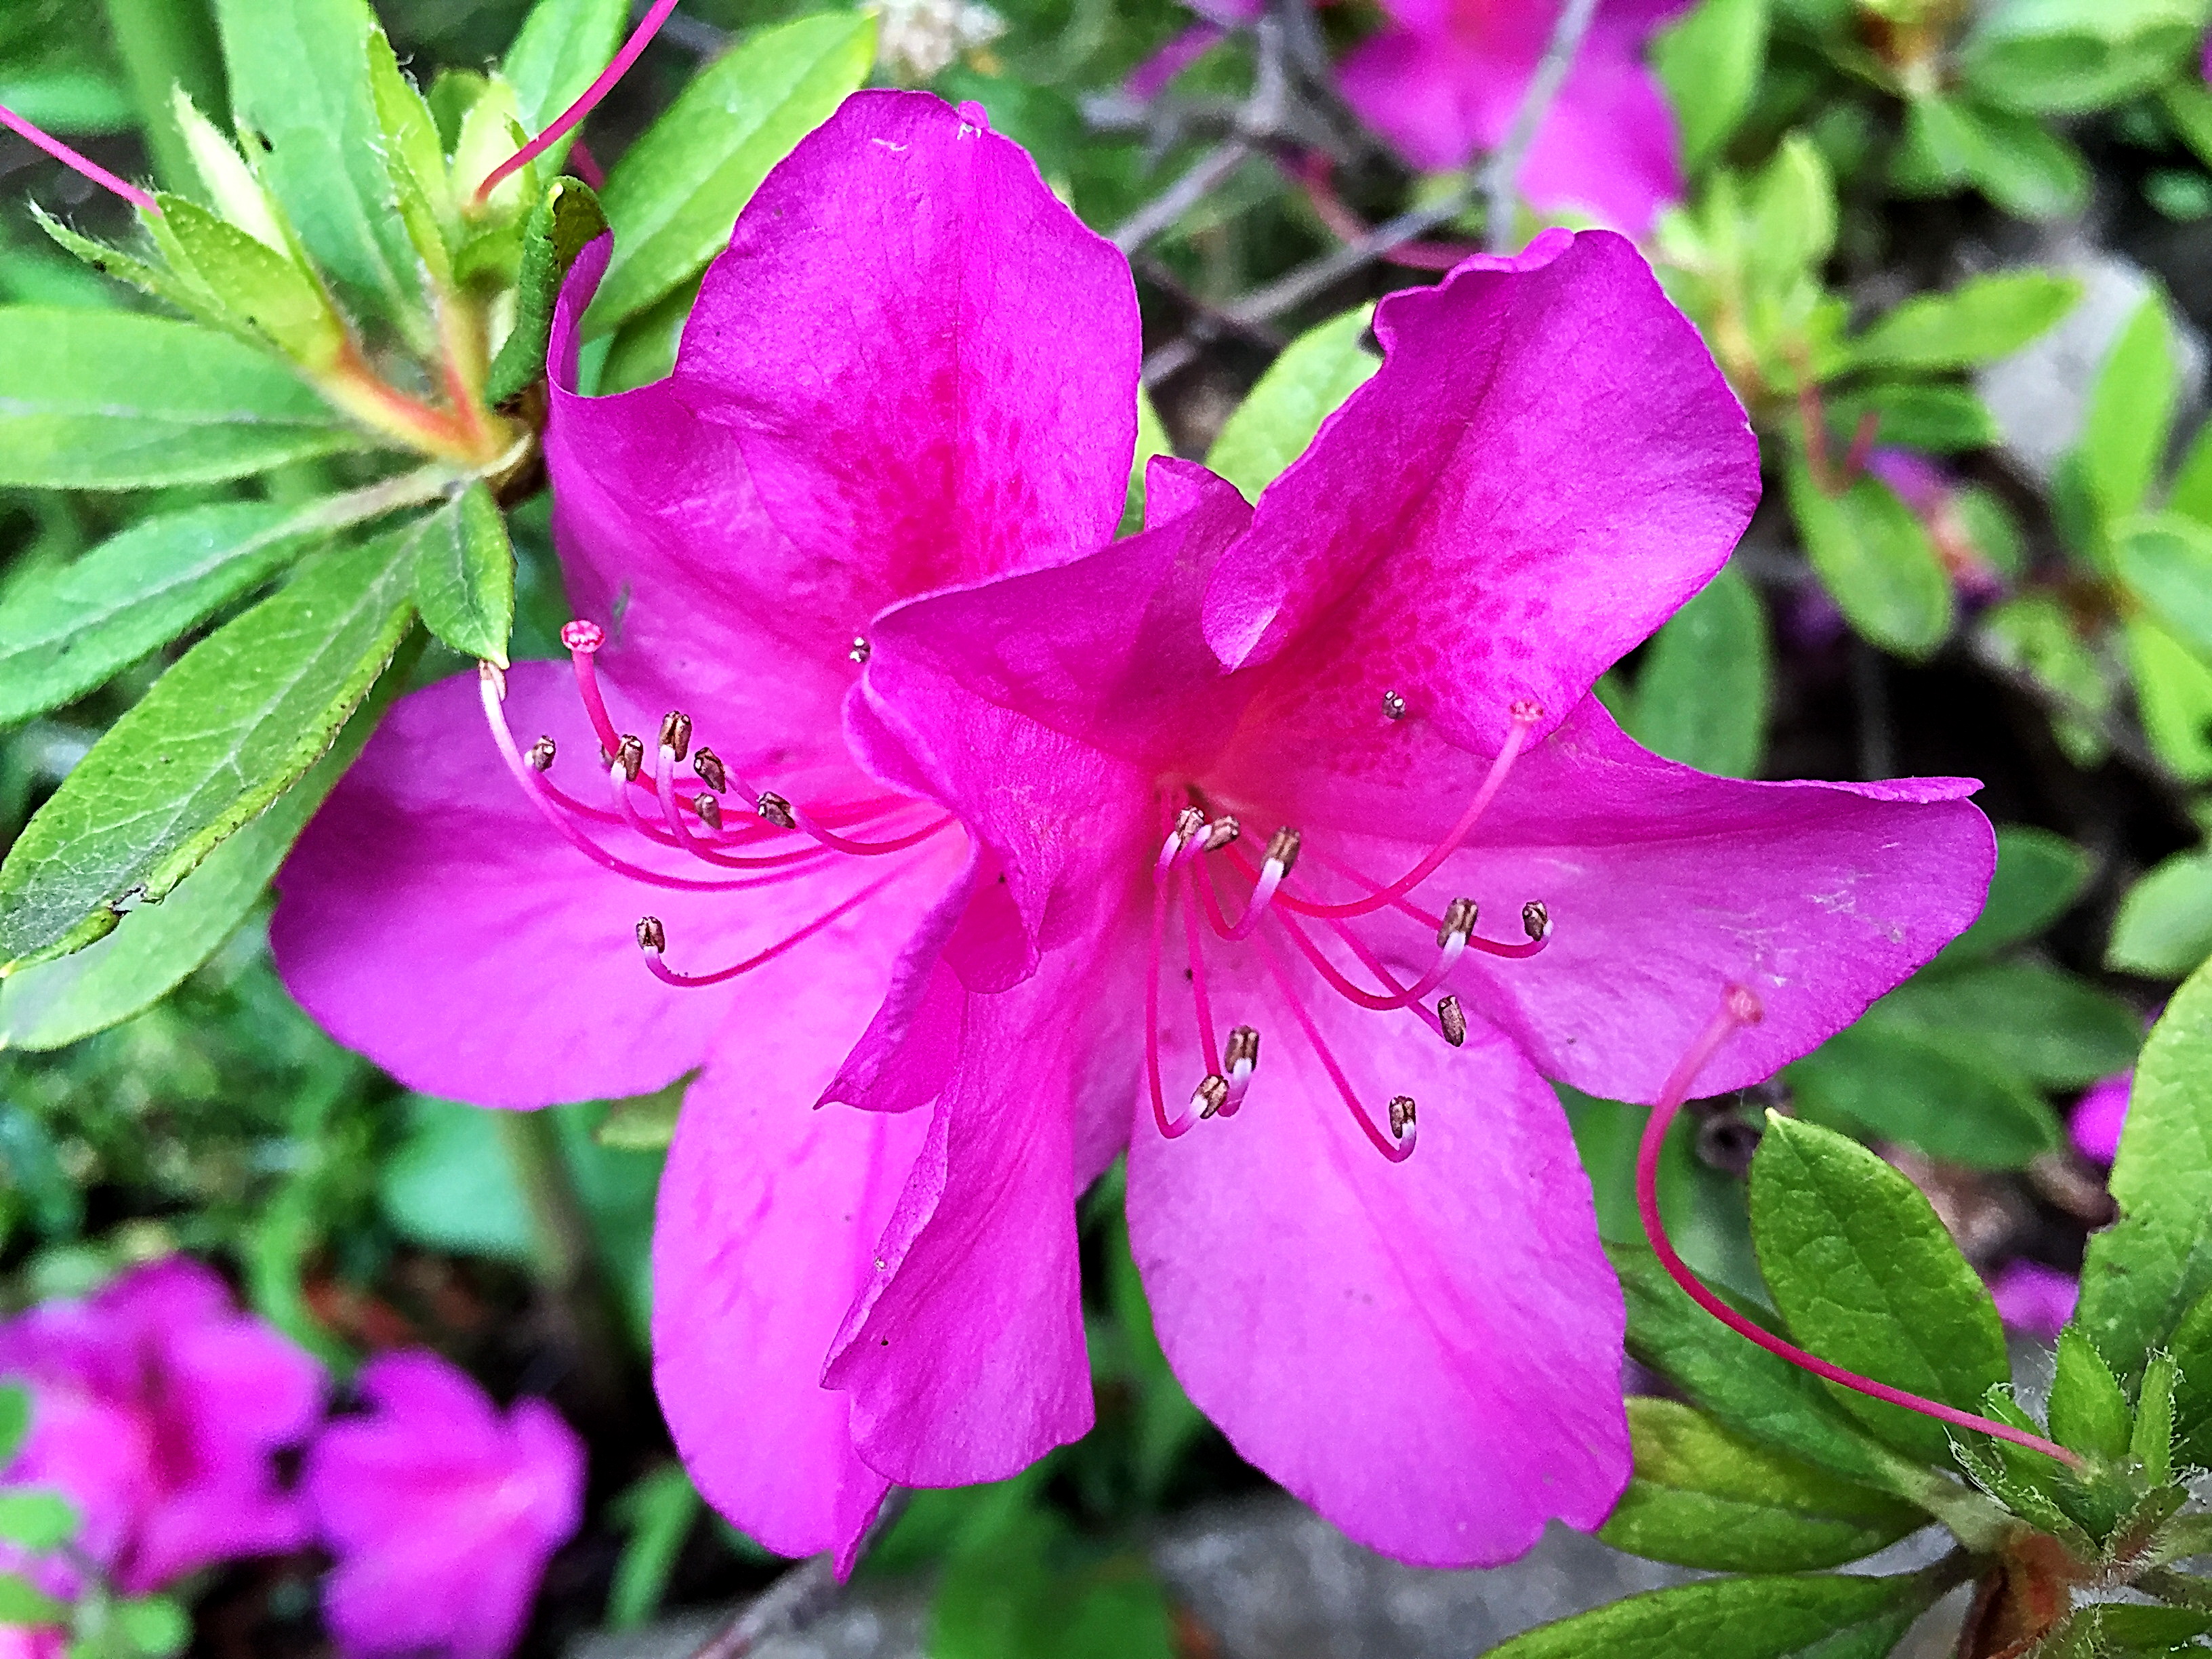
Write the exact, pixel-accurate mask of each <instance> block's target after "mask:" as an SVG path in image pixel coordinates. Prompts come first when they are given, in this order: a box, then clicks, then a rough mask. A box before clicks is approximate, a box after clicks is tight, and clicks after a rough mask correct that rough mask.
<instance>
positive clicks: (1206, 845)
mask: <svg viewBox="0 0 2212 1659" xmlns="http://www.w3.org/2000/svg"><path fill="white" fill-rule="evenodd" d="M1243 833H1244V832H1243V828H1242V827H1241V826H1240V825H1239V824H1238V823H1237V820H1236V819H1235V818H1232V817H1218V818H1216V819H1214V821H1213V822H1212V823H1209V824H1207V825H1206V839H1205V840H1204V841H1202V842H1200V843H1199V844H1198V850H1199V851H1200V852H1201V853H1218V852H1219V851H1220V850H1221V849H1222V848H1225V847H1226V846H1228V845H1229V843H1230V842H1232V841H1235V840H1236V839H1237V836H1241V835H1243Z"/></svg>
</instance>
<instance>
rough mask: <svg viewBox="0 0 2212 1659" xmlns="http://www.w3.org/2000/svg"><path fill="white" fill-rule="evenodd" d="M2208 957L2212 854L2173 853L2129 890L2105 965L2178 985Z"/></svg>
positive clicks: (2211, 941) (2211, 950) (2114, 925)
mask: <svg viewBox="0 0 2212 1659" xmlns="http://www.w3.org/2000/svg"><path fill="white" fill-rule="evenodd" d="M2206 957H2212V853H2206V852H2203V851H2198V852H2194V853H2177V854H2174V855H2173V856H2172V858H2170V859H2168V860H2166V862H2164V863H2163V864H2161V865H2160V866H2158V867H2157V868H2156V869H2154V870H2153V871H2151V872H2149V873H2148V875H2146V876H2144V877H2143V878H2142V880H2140V881H2138V882H2136V884H2135V885H2134V886H2132V887H2130V889H2128V895H2127V896H2126V897H2125V898H2124V899H2122V900H2121V901H2120V914H2119V915H2118V917H2117V918H2116V919H2115V920H2114V921H2113V923H2112V943H2111V944H2110V945H2107V946H2106V951H2105V963H2106V966H2107V967H2112V968H2117V969H2120V970H2121V971H2122V972H2123V973H2130V974H2143V975H2148V976H2149V977H2151V978H2154V979H2179V978H2180V977H2181V975H2184V974H2187V973H2190V972H2191V971H2193V970H2194V969H2196V967H2197V964H2198V963H2202V962H2203V960H2204V959H2205V958H2206Z"/></svg>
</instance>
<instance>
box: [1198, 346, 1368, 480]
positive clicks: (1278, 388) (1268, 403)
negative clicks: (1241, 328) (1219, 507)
mask: <svg viewBox="0 0 2212 1659" xmlns="http://www.w3.org/2000/svg"><path fill="white" fill-rule="evenodd" d="M1374 315H1375V307H1372V306H1361V307H1358V309H1356V310H1352V311H1347V312H1346V313H1344V314H1343V315H1342V316H1340V317H1334V318H1332V319H1329V320H1328V322H1325V323H1322V324H1321V325H1318V326H1316V327H1314V328H1310V329H1308V330H1307V331H1305V332H1304V334H1301V335H1300V336H1298V337H1297V339H1295V340H1293V341H1292V342H1291V344H1290V346H1289V348H1288V349H1286V350H1285V352H1284V353H1283V355H1282V356H1279V357H1278V358H1276V359H1275V361H1274V362H1273V365H1271V366H1270V367H1269V368H1268V370H1267V373H1266V374H1262V375H1261V377H1260V381H1259V384H1258V385H1257V386H1254V387H1253V388H1252V392H1251V395H1250V396H1249V397H1248V398H1245V400H1244V401H1243V403H1242V404H1238V405H1237V411H1236V413H1234V414H1233V415H1231V416H1230V417H1229V419H1228V421H1227V422H1226V423H1225V425H1224V426H1223V427H1222V428H1221V435H1220V436H1219V437H1218V438H1216V439H1215V440H1214V441H1213V447H1212V449H1210V450H1208V451H1207V452H1206V465H1207V466H1209V467H1211V468H1212V470H1213V471H1215V472H1218V474H1220V475H1221V477H1225V478H1226V479H1228V480H1229V482H1230V483H1233V484H1235V485H1236V486H1237V489H1239V490H1241V491H1243V495H1244V499H1245V500H1246V501H1258V500H1259V499H1260V492H1261V490H1263V489H1266V488H1267V486H1268V485H1269V484H1270V483H1273V482H1274V481H1275V478H1276V477H1277V476H1278V475H1279V473H1280V472H1281V471H1282V470H1283V469H1284V468H1285V467H1286V466H1288V465H1290V464H1291V462H1292V461H1294V460H1296V459H1297V458H1298V457H1299V456H1300V455H1301V454H1303V453H1305V447H1306V446H1307V445H1308V444H1310V443H1311V442H1312V441H1313V435H1314V434H1315V433H1316V432H1318V431H1319V430H1320V429H1321V424H1322V422H1323V421H1325V420H1327V419H1328V417H1329V416H1330V415H1332V414H1333V413H1334V412H1335V410H1336V408H1337V406H1338V405H1339V404H1341V403H1343V401H1344V400H1345V399H1346V398H1349V397H1350V396H1351V395H1352V393H1353V392H1357V391H1358V389H1359V388H1360V387H1361V386H1364V385H1365V384H1366V383H1367V381H1368V380H1369V378H1370V376H1371V375H1373V374H1374V373H1375V371H1376V369H1378V368H1382V366H1383V364H1382V360H1381V359H1379V358H1378V357H1376V356H1375V354H1374V353H1373V352H1371V351H1369V350H1368V349H1365V347H1364V345H1362V344H1361V342H1362V341H1363V340H1364V339H1365V337H1366V335H1367V325H1368V323H1369V322H1370V320H1371V319H1373V317H1374Z"/></svg>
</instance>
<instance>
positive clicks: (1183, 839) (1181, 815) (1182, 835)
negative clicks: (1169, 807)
mask: <svg viewBox="0 0 2212 1659" xmlns="http://www.w3.org/2000/svg"><path fill="white" fill-rule="evenodd" d="M1205 828H1206V814H1205V813H1203V812H1201V811H1199V810H1198V808H1196V807H1195V806H1186V807H1184V808H1183V809H1182V811H1180V812H1178V813H1176V821H1175V843H1176V846H1177V847H1178V848H1182V847H1188V846H1189V845H1190V844H1191V842H1194V841H1195V840H1196V839H1197V838H1198V832H1199V831H1200V830H1201V829H1205Z"/></svg>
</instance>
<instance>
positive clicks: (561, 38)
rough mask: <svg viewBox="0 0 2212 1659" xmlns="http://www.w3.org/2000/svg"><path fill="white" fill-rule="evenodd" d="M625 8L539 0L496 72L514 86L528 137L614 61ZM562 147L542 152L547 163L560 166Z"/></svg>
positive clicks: (607, 1)
mask: <svg viewBox="0 0 2212 1659" xmlns="http://www.w3.org/2000/svg"><path fill="white" fill-rule="evenodd" d="M628 10H629V8H628V7H627V6H625V5H624V4H623V0H538V3H537V4H536V5H534V6H532V8H531V9H530V15H529V16H527V17H526V18H524V19H523V20H522V27H521V29H520V31H519V32H518V33H516V35H515V37H514V44H513V46H509V47H508V48H507V58H506V61H505V62H504V63H502V64H501V65H500V73H501V75H503V76H506V77H507V84H508V85H510V86H512V87H513V88H514V105H515V113H516V114H517V115H518V116H520V118H521V121H522V125H524V126H525V127H526V128H527V129H528V130H529V131H530V134H531V136H532V137H536V136H537V135H538V134H539V133H541V132H543V131H545V129H546V128H547V127H549V126H550V125H552V124H553V122H554V121H555V120H556V118H558V117H559V116H560V114H561V113H562V111H564V110H566V109H567V108H568V106H569V105H571V104H573V103H574V102H575V101H576V100H577V99H578V98H580V97H581V96H582V95H583V93H584V89H585V88H587V87H589V86H590V85H591V84H592V82H594V81H596V80H597V79H599V72H600V71H601V70H604V69H605V68H606V66H607V65H608V64H610V63H611V62H613V61H614V55H615V49H616V48H617V46H621V45H622V38H623V22H624V21H625V19H626V15H627V13H628ZM564 149H565V146H561V147H556V149H550V150H548V151H547V152H545V153H546V155H547V156H548V157H549V158H550V160H549V161H548V163H547V165H548V166H549V167H559V166H560V165H561V157H562V153H563V151H564Z"/></svg>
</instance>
